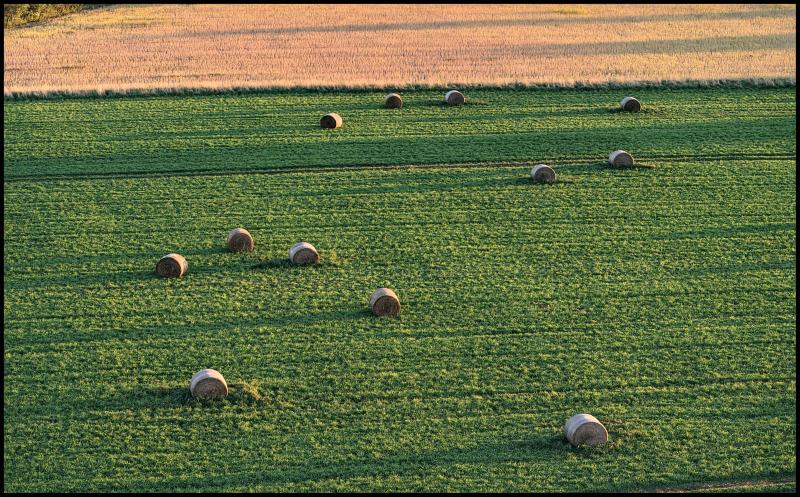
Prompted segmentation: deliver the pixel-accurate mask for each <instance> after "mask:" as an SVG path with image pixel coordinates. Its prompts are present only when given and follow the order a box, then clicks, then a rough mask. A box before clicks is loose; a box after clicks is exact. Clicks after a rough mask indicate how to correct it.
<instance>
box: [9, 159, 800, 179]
mask: <svg viewBox="0 0 800 497" xmlns="http://www.w3.org/2000/svg"><path fill="white" fill-rule="evenodd" d="M787 159H796V155H791V154H737V155H730V154H728V155H724V154H723V155H694V156H686V155H680V156H678V155H675V156H673V155H657V156H656V155H654V156H649V157H647V159H646V160H642V161H637V163H636V164H635V165H634V166H631V167H629V168H628V169H652V168H654V167H657V166H656V165H654V164H653V163H652V162H653V161H662V162H676V161H686V160H712V161H713V160H725V161H735V160H747V161H752V160H764V161H769V160H787ZM542 161H544V162H549V163H553V162H558V164H556V165H555V167H556V168H558V169H559V170H562V171H563V170H567V169H570V168H576V167H577V168H587V167H609V166H608V164H607V162H605V161H603V160H602V158H596V157H594V158H590V157H573V158H569V157H568V158H564V157H558V158H557V159H556V158H554V157H546V158H539V159H537V160H536V161H533V160H524V161H489V162H438V163H437V162H433V163H424V164H408V163H395V164H351V165H348V164H337V165H318V166H314V165H310V166H289V167H273V168H265V169H217V168H208V169H186V170H175V171H132V172H108V173H104V172H99V173H90V174H48V175H36V174H33V175H21V176H6V175H4V176H3V182H4V183H13V182H18V181H28V182H31V181H32V182H38V181H65V180H76V181H78V180H91V179H136V178H160V177H189V176H234V175H252V174H308V173H337V172H347V171H382V170H384V171H389V170H402V169H473V168H474V169H489V168H491V169H511V168H520V167H530V166H531V165H533V164H534V163H535V162H542Z"/></svg>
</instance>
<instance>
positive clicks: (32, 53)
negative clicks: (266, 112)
mask: <svg viewBox="0 0 800 497" xmlns="http://www.w3.org/2000/svg"><path fill="white" fill-rule="evenodd" d="M4 43H5V50H4V54H3V58H4V66H5V71H4V91H5V93H6V95H8V94H9V93H11V92H21V93H25V92H37V91H45V92H46V91H54V90H58V91H64V90H66V91H76V92H80V91H96V90H108V89H115V90H127V89H132V88H138V89H162V88H164V89H166V88H170V89H173V88H226V87H260V86H266V87H292V86H305V87H317V86H323V87H330V86H351V87H358V86H391V85H397V86H401V85H415V84H419V85H447V84H513V83H523V84H539V83H547V84H562V85H566V86H569V85H574V84H578V83H608V82H620V83H630V82H639V81H661V80H686V79H688V80H716V79H739V78H785V77H790V78H794V77H795V73H796V64H795V52H796V8H795V7H794V6H791V5H669V6H666V5H629V6H619V5H612V6H608V5H563V6H562V5H411V6H404V5H371V6H358V5H299V6H298V5H139V6H126V5H120V6H114V7H109V8H103V9H98V10H95V11H90V12H87V13H80V14H75V15H70V16H66V17H64V18H60V19H56V20H53V21H50V22H47V23H43V24H41V25H36V26H30V27H25V28H19V29H12V30H6V31H5V33H4Z"/></svg>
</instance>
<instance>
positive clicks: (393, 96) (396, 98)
mask: <svg viewBox="0 0 800 497" xmlns="http://www.w3.org/2000/svg"><path fill="white" fill-rule="evenodd" d="M383 106H384V107H386V108H387V109H399V108H400V107H402V106H403V98H402V97H401V96H400V95H398V94H397V93H390V94H388V95H386V98H384V99H383Z"/></svg>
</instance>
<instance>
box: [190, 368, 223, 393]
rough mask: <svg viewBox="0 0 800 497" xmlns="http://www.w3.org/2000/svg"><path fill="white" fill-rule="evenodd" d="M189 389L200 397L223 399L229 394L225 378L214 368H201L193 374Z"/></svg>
mask: <svg viewBox="0 0 800 497" xmlns="http://www.w3.org/2000/svg"><path fill="white" fill-rule="evenodd" d="M189 390H190V391H191V392H192V395H193V396H194V397H196V398H198V399H222V398H225V397H227V396H228V384H227V383H225V378H223V377H222V375H221V374H220V373H219V371H216V370H214V369H201V370H200V371H198V372H196V373H195V374H194V376H192V381H191V382H190V383H189Z"/></svg>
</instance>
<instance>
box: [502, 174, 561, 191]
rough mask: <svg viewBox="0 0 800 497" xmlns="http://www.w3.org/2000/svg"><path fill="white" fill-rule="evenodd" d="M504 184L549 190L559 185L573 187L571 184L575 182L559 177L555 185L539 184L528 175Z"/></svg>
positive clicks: (506, 181) (511, 179)
mask: <svg viewBox="0 0 800 497" xmlns="http://www.w3.org/2000/svg"><path fill="white" fill-rule="evenodd" d="M556 174H558V171H556ZM503 183H505V184H511V185H517V186H526V187H530V186H533V187H538V188H548V187H556V186H558V185H559V184H566V185H571V184H574V183H575V180H573V179H568V178H561V177H560V176H559V177H558V178H556V180H555V181H554V182H553V183H545V182H541V183H539V182H536V181H533V178H531V175H530V174H527V175H525V176H520V177H519V178H508V179H506V180H504V181H503Z"/></svg>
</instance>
